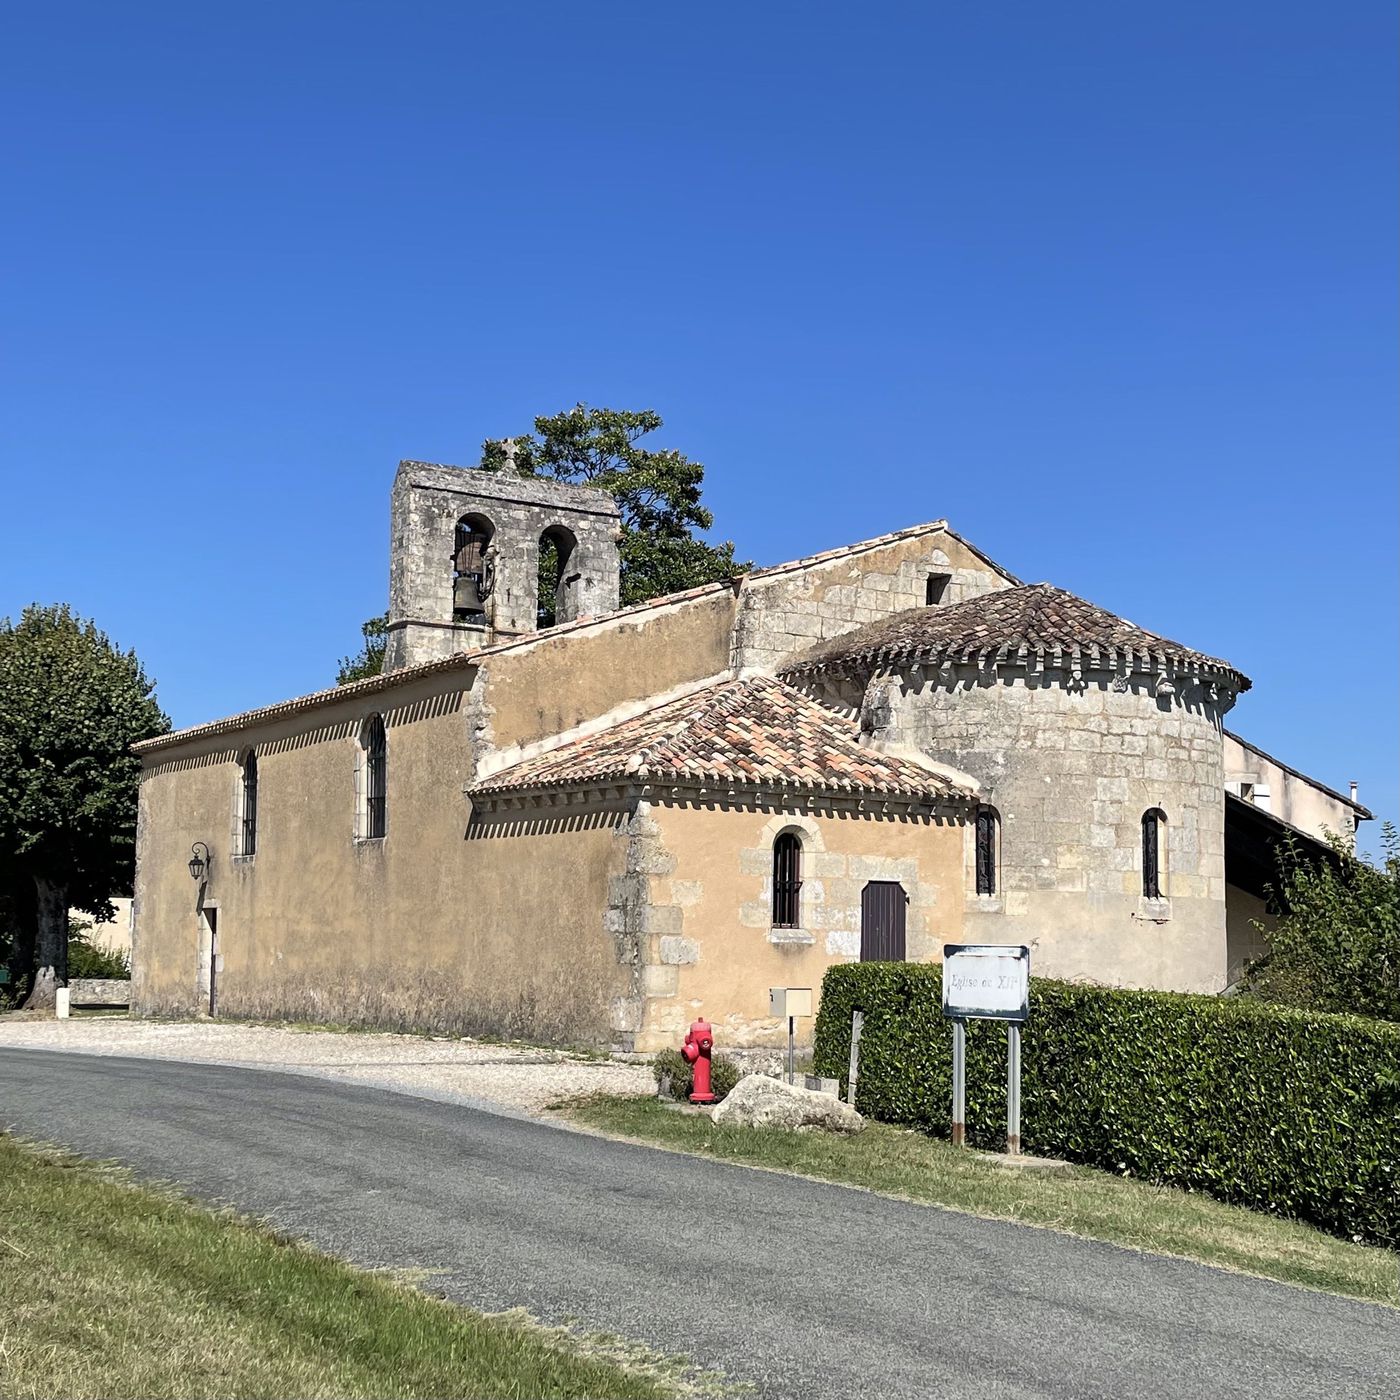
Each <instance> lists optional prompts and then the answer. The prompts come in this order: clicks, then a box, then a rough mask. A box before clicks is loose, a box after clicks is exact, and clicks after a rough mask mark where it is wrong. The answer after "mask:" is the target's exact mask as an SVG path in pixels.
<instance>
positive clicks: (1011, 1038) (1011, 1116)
mask: <svg viewBox="0 0 1400 1400" xmlns="http://www.w3.org/2000/svg"><path fill="white" fill-rule="evenodd" d="M1006 1154H1007V1156H1008V1157H1019V1156H1020V1155H1021V1028H1020V1026H1018V1025H1016V1024H1015V1023H1014V1022H1012V1023H1011V1024H1010V1025H1008V1026H1007V1028H1006Z"/></svg>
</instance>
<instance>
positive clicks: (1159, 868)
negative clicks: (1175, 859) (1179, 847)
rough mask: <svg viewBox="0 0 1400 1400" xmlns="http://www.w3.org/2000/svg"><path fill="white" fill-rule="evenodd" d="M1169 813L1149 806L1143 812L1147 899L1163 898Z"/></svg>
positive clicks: (1143, 867)
mask: <svg viewBox="0 0 1400 1400" xmlns="http://www.w3.org/2000/svg"><path fill="white" fill-rule="evenodd" d="M1166 844H1167V814H1166V813H1165V812H1163V811H1162V809H1161V808H1160V807H1149V808H1148V809H1147V811H1145V812H1144V813H1143V814H1142V893H1143V898H1145V899H1161V898H1162V888H1163V885H1164V884H1165V881H1164V880H1163V878H1162V876H1163V872H1164V870H1165V866H1166Z"/></svg>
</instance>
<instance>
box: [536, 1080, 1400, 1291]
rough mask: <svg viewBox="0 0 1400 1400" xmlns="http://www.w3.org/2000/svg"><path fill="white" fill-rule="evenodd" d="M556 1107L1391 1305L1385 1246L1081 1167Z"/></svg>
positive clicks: (1397, 1287)
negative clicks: (1002, 1162) (1022, 1165)
mask: <svg viewBox="0 0 1400 1400" xmlns="http://www.w3.org/2000/svg"><path fill="white" fill-rule="evenodd" d="M564 1111H565V1112H566V1113H567V1115H568V1116H569V1117H570V1118H572V1119H574V1120H575V1121H576V1122H578V1123H580V1124H583V1125H585V1126H587V1127H590V1128H593V1129H596V1130H597V1131H599V1132H603V1133H608V1134H611V1135H613V1136H615V1137H625V1138H632V1139H635V1140H638V1141H641V1142H647V1143H651V1144H653V1145H654V1146H657V1147H667V1148H671V1149H672V1150H674V1151H678V1152H690V1153H694V1154H696V1155H698V1156H703V1157H713V1158H717V1159H719V1160H721V1161H726V1162H737V1163H742V1164H744V1165H747V1166H754V1167H766V1168H769V1169H770V1170H774V1171H782V1172H792V1173H795V1174H797V1175H799V1176H808V1177H814V1178H816V1179H818V1180H821V1181H834V1182H841V1183H844V1184H846V1185H851V1186H860V1187H864V1188H865V1189H867V1190H870V1191H876V1192H879V1193H881V1194H882V1195H887V1196H899V1197H903V1198H905V1199H908V1200H912V1201H917V1202H920V1203H922V1204H927V1205H937V1206H944V1207H946V1208H948V1209H949V1210H958V1211H965V1212H967V1213H969V1214H972V1215H980V1216H985V1217H988V1218H990V1219H995V1220H1015V1221H1019V1222H1021V1223H1022V1224H1026V1225H1039V1226H1044V1227H1045V1228H1047V1229H1051V1230H1059V1231H1061V1232H1062V1233H1064V1234H1069V1235H1080V1236H1083V1237H1084V1238H1086V1239H1095V1240H1105V1241H1107V1242H1109V1243H1111V1244H1120V1245H1127V1246H1128V1247H1129V1248H1132V1249H1140V1250H1145V1251H1147V1252H1149V1253H1153V1254H1170V1255H1175V1256H1177V1257H1179V1258H1182V1259H1194V1260H1196V1261H1197V1262H1199V1263H1202V1264H1212V1265H1215V1266H1216V1267H1218V1268H1225V1269H1233V1270H1235V1271H1237V1272H1239V1273H1247V1274H1256V1275H1259V1276H1260V1277H1262V1278H1269V1279H1275V1280H1277V1281H1278V1282H1280V1283H1293V1284H1300V1285H1302V1286H1304V1287H1307V1288H1317V1289H1322V1290H1324V1291H1326V1292H1329V1293H1340V1294H1343V1295H1345V1296H1347V1297H1351V1298H1362V1299H1365V1300H1366V1301H1367V1302H1373V1303H1387V1304H1389V1305H1390V1306H1391V1307H1400V1255H1397V1254H1396V1253H1394V1252H1393V1251H1391V1250H1388V1249H1380V1248H1376V1247H1374V1246H1370V1245H1360V1244H1352V1243H1349V1242H1348V1241H1346V1240H1341V1239H1337V1238H1336V1237H1334V1236H1332V1235H1328V1234H1324V1233H1323V1232H1322V1231H1321V1230H1316V1229H1314V1228H1313V1227H1312V1226H1310V1225H1302V1224H1299V1223H1298V1222H1296V1221H1292V1220H1281V1219H1278V1218H1277V1217H1275V1216H1271V1215H1263V1214H1260V1213H1259V1212H1257V1211H1252V1210H1247V1209H1245V1208H1244V1207H1243V1206H1231V1205H1226V1204H1224V1203H1223V1202H1221V1201H1216V1200H1213V1199H1212V1198H1210V1197H1209V1196H1202V1195H1199V1194H1197V1193H1195V1192H1189V1191H1181V1190H1177V1189H1176V1188H1174V1187H1166V1186H1153V1185H1151V1184H1149V1183H1147V1182H1142V1181H1134V1180H1129V1179H1125V1178H1123V1177H1118V1176H1112V1175H1110V1174H1109V1173H1107V1172H1101V1171H1094V1170H1093V1169H1091V1168H1089V1167H1070V1168H1067V1169H1062V1170H1059V1171H1055V1172H1042V1171H1036V1170H1024V1169H1016V1168H1007V1167H1002V1166H998V1165H996V1164H995V1162H993V1161H991V1160H989V1159H988V1158H986V1157H983V1156H981V1155H980V1154H978V1153H975V1152H970V1151H966V1150H962V1149H959V1148H955V1147H953V1146H951V1145H950V1144H948V1143H946V1142H940V1141H938V1140H937V1139H934V1138H930V1137H925V1136H924V1135H923V1134H922V1133H915V1132H910V1131H906V1130H904V1129H900V1128H892V1127H889V1126H887V1125H886V1124H883V1123H869V1124H868V1125H867V1126H866V1129H865V1131H864V1132H863V1133H860V1134H858V1135H857V1136H855V1137H850V1138H838V1137H830V1136H827V1135H826V1134H823V1133H787V1132H781V1131H776V1130H772V1129H761V1128H732V1127H716V1126H715V1124H713V1123H712V1122H711V1121H710V1120H709V1118H708V1117H706V1116H703V1115H691V1114H685V1113H677V1112H676V1111H675V1110H674V1109H669V1108H667V1107H665V1105H663V1104H660V1103H658V1102H657V1101H656V1100H655V1099H644V1098H627V1097H619V1096H602V1095H599V1096H596V1097H593V1098H588V1099H582V1100H579V1101H577V1102H575V1103H571V1104H568V1105H566V1106H564Z"/></svg>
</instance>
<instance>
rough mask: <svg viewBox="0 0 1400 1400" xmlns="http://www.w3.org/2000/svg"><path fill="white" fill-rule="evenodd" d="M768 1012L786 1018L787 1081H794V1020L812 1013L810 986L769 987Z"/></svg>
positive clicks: (779, 1018)
mask: <svg viewBox="0 0 1400 1400" xmlns="http://www.w3.org/2000/svg"><path fill="white" fill-rule="evenodd" d="M768 1014H769V1015H770V1016H776V1017H777V1018H778V1020H780V1021H781V1020H782V1019H783V1018H784V1017H786V1018H787V1023H788V1083H789V1084H792V1083H795V1082H796V1081H795V1078H794V1072H793V1059H794V1041H795V1039H796V1034H797V1029H796V1022H797V1018H798V1017H799V1016H810V1015H811V1014H812V989H811V988H810V987H769V989H768Z"/></svg>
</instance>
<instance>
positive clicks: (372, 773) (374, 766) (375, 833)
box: [360, 715, 389, 841]
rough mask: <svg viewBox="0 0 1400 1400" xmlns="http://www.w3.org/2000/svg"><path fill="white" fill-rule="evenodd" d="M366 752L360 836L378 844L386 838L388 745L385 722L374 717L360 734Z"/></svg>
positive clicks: (371, 717) (367, 722)
mask: <svg viewBox="0 0 1400 1400" xmlns="http://www.w3.org/2000/svg"><path fill="white" fill-rule="evenodd" d="M360 744H361V747H362V748H363V750H364V762H363V765H362V766H363V772H364V781H363V794H364V796H363V802H362V809H363V813H364V816H363V821H362V823H361V827H360V834H361V836H362V837H363V838H364V839H365V840H366V841H377V840H379V839H380V838H381V837H382V836H383V835H384V814H385V801H384V799H385V793H386V788H387V779H388V757H389V753H388V748H389V746H388V741H387V739H386V737H385V734H384V721H383V719H382V718H381V717H380V716H379V715H371V716H370V717H369V719H367V720H366V721H365V725H364V729H363V730H362V731H361V734H360Z"/></svg>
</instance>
